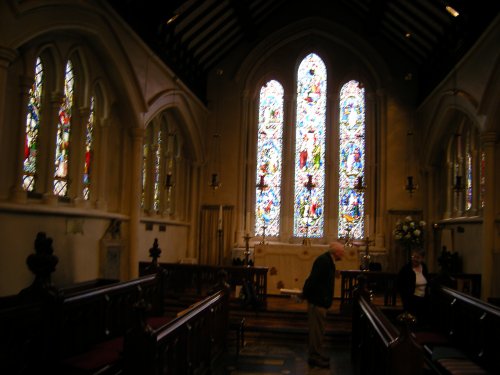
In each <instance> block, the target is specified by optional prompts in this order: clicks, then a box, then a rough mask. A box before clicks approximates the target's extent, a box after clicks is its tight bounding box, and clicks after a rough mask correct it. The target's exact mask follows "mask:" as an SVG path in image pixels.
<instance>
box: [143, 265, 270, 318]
mask: <svg viewBox="0 0 500 375" xmlns="http://www.w3.org/2000/svg"><path fill="white" fill-rule="evenodd" d="M150 266H151V263H148V262H140V263H139V274H140V275H143V274H145V273H147V269H148V267H150ZM158 266H159V267H160V268H161V269H162V271H163V272H164V277H165V294H166V295H167V296H174V297H175V296H190V295H191V296H206V295H207V294H208V293H209V291H210V290H211V288H213V286H214V285H215V284H216V283H217V282H218V277H219V275H220V271H225V272H226V273H227V282H228V283H229V284H230V287H231V295H230V298H231V299H232V300H234V299H236V298H238V296H237V295H236V294H235V290H236V286H238V285H240V286H244V285H245V283H246V282H247V281H249V282H250V283H251V285H252V287H253V289H254V292H255V298H256V299H257V302H258V305H259V306H260V307H262V308H265V307H266V306H267V294H266V293H267V292H266V291H267V273H268V268H267V267H245V266H213V265H200V264H180V263H158Z"/></svg>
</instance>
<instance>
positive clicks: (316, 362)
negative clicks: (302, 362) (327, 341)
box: [307, 358, 330, 368]
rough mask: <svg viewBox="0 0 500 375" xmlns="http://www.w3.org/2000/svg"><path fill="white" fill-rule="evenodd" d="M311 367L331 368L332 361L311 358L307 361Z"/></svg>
mask: <svg viewBox="0 0 500 375" xmlns="http://www.w3.org/2000/svg"><path fill="white" fill-rule="evenodd" d="M307 363H308V364H309V366H312V367H321V368H330V360H329V359H328V360H326V359H316V358H309V360H308V361H307Z"/></svg>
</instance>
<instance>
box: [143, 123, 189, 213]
mask: <svg viewBox="0 0 500 375" xmlns="http://www.w3.org/2000/svg"><path fill="white" fill-rule="evenodd" d="M167 117H168V115H166V114H162V115H160V116H159V117H157V118H155V119H153V120H152V121H151V122H150V123H149V124H148V126H147V128H146V137H145V138H144V144H143V149H142V152H143V154H142V197H141V204H142V208H143V210H144V212H145V213H154V214H157V215H167V216H168V215H175V214H176V212H175V211H176V204H175V200H174V199H173V198H174V197H175V194H176V192H177V190H176V185H177V182H179V183H181V181H179V179H180V178H181V175H182V173H184V167H185V166H184V165H179V164H178V163H179V162H180V160H181V159H182V157H181V154H182V152H181V148H182V146H181V143H182V139H181V138H180V136H179V134H178V131H177V130H176V126H174V125H172V124H171V123H170V121H168V122H167ZM181 164H182V163H181Z"/></svg>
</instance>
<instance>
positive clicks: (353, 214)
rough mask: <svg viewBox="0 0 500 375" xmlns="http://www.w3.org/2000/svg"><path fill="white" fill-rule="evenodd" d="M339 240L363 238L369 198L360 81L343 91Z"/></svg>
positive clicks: (340, 144)
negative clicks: (365, 183) (364, 185)
mask: <svg viewBox="0 0 500 375" xmlns="http://www.w3.org/2000/svg"><path fill="white" fill-rule="evenodd" d="M339 120H340V121H339V138H340V139H339V223H338V231H339V237H347V236H349V237H351V238H358V239H359V238H363V237H364V236H365V234H364V220H363V218H364V212H365V195H364V192H363V191H362V190H357V189H355V187H356V185H358V184H360V183H361V185H362V182H363V179H364V176H365V89H364V88H363V87H362V85H360V83H359V82H357V81H349V82H347V83H346V84H345V85H344V86H343V87H342V89H341V90H340V119H339Z"/></svg>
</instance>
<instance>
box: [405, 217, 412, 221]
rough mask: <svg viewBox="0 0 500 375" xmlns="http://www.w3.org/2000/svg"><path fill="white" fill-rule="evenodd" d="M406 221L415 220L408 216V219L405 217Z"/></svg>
mask: <svg viewBox="0 0 500 375" xmlns="http://www.w3.org/2000/svg"><path fill="white" fill-rule="evenodd" d="M405 220H406V221H412V220H413V219H412V218H411V216H407V217H405Z"/></svg>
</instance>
